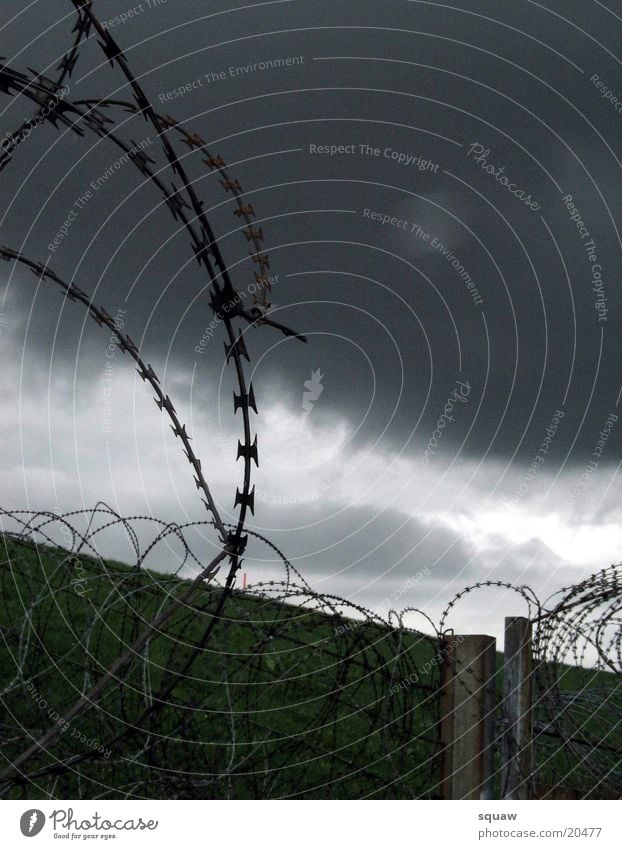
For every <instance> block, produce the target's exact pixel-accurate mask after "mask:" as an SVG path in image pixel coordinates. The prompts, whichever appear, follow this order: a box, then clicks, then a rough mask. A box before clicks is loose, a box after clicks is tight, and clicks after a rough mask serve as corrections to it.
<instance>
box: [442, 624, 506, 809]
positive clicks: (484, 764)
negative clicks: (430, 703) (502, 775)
mask: <svg viewBox="0 0 622 849" xmlns="http://www.w3.org/2000/svg"><path fill="white" fill-rule="evenodd" d="M440 651H441V658H442V663H441V699H440V714H441V716H440V738H441V795H442V797H443V799H492V798H493V779H494V743H495V704H496V697H495V671H496V641H495V638H494V637H489V636H486V635H481V634H477V635H464V636H451V637H447V638H445V639H443V640H442V641H441V646H440Z"/></svg>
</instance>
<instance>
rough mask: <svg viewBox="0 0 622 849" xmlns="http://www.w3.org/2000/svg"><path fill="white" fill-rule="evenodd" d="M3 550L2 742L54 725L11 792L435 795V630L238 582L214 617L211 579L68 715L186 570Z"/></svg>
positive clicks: (58, 552) (182, 584)
mask: <svg viewBox="0 0 622 849" xmlns="http://www.w3.org/2000/svg"><path fill="white" fill-rule="evenodd" d="M2 554H3V555H4V556H3V557H2V566H1V570H2V571H1V583H0V588H1V597H0V629H1V631H0V633H1V637H2V641H1V643H0V686H1V688H2V692H3V694H4V695H3V703H2V706H1V710H2V713H1V714H0V723H1V726H0V727H1V732H2V739H3V755H4V757H5V758H6V759H7V760H9V761H11V760H13V759H14V758H15V757H17V756H18V755H19V754H20V753H21V752H23V751H24V750H25V749H26V748H27V747H28V745H30V744H31V742H32V741H33V740H36V739H38V738H39V737H40V736H41V735H42V734H43V733H45V732H46V731H47V730H48V729H50V728H53V727H55V725H58V724H60V725H61V726H62V727H63V732H62V734H61V736H60V738H59V739H58V740H57V741H56V742H55V743H54V744H53V745H51V746H50V748H49V751H46V752H44V753H41V754H39V755H38V756H37V757H35V758H34V759H32V760H31V761H30V762H29V763H28V765H27V767H26V769H25V772H26V773H27V775H28V777H29V778H28V782H29V783H28V785H23V786H22V787H21V788H20V786H14V787H13V788H12V789H11V790H10V791H9V794H8V795H10V796H13V797H15V796H18V795H20V793H23V795H24V796H27V797H30V798H42V797H45V796H47V795H53V796H55V797H56V798H80V797H82V798H91V797H97V796H100V795H102V796H106V795H109V796H111V797H122V796H124V795H126V794H127V795H130V796H131V795H133V796H141V797H155V798H169V797H180V798H228V797H229V798H281V797H294V798H300V797H303V798H361V797H364V796H370V797H372V798H413V797H417V796H428V797H429V796H432V797H434V796H437V795H438V788H437V782H438V759H437V757H436V750H437V746H436V734H437V732H436V719H437V713H436V712H437V698H436V692H437V686H436V683H435V682H436V681H437V679H438V669H437V664H436V662H435V645H434V643H433V641H431V640H430V639H428V638H425V637H423V636H422V635H417V634H413V633H412V632H407V631H401V630H394V629H390V628H388V627H386V626H385V625H382V624H381V623H373V622H362V621H357V620H355V619H347V618H345V617H343V616H342V615H341V614H340V613H339V612H338V610H337V609H336V608H335V607H334V606H332V605H330V604H326V603H321V602H320V601H318V600H317V599H314V598H313V597H312V596H306V597H304V598H303V597H302V596H298V595H296V593H295V591H294V592H292V593H291V595H292V596H293V599H292V600H293V601H294V602H295V603H293V604H288V603H285V602H284V601H283V599H282V598H278V597H277V598H270V597H269V596H268V595H267V593H266V594H264V595H259V594H254V593H249V592H239V591H238V592H235V593H234V594H233V596H232V597H231V598H230V599H228V600H227V603H226V604H225V607H224V609H223V611H222V613H221V615H220V616H219V617H218V619H217V621H216V622H214V615H213V614H214V611H215V610H216V607H217V604H218V600H219V598H220V595H221V590H220V589H219V588H211V587H208V586H207V585H205V586H203V587H201V588H200V589H199V591H198V592H197V594H196V595H195V596H194V598H193V600H192V602H191V603H190V604H186V605H179V606H178V608H177V610H176V612H175V614H174V616H173V618H172V619H171V620H170V621H169V622H168V623H167V625H166V628H165V631H164V632H163V633H158V634H154V635H153V636H152V637H151V639H150V640H149V642H148V643H147V645H146V646H145V648H144V649H143V650H142V651H141V652H140V653H139V654H138V656H133V658H132V660H131V663H130V664H129V665H128V666H126V667H124V668H123V669H122V670H121V671H120V672H119V675H118V676H117V680H115V681H114V683H113V684H112V685H111V686H110V687H108V688H107V690H106V691H105V692H104V694H103V696H102V698H101V699H100V700H99V701H98V703H97V704H95V705H92V706H91V707H90V708H89V709H88V710H87V711H86V712H85V713H84V714H82V715H81V716H79V717H77V718H76V719H75V720H74V721H73V722H72V723H70V724H69V725H68V726H64V725H63V722H62V717H63V715H64V712H65V711H66V710H67V709H68V708H69V707H70V706H71V705H72V704H73V703H74V702H75V701H76V700H77V699H78V698H79V697H80V696H81V695H82V694H84V693H85V692H88V691H89V689H90V688H91V687H92V685H93V684H94V683H95V682H96V681H97V680H98V679H99V678H100V676H101V675H102V673H103V672H104V671H105V669H106V668H107V667H108V666H109V665H110V664H111V663H112V662H113V661H114V659H115V658H116V657H117V656H118V655H120V654H122V653H123V652H124V651H126V650H127V649H128V647H129V646H131V644H132V642H133V641H134V640H135V639H136V637H137V636H138V634H140V632H141V631H142V629H143V628H144V626H145V623H149V622H151V621H153V620H154V618H155V617H156V615H157V614H158V613H159V612H160V611H161V610H162V609H163V608H164V607H165V606H166V605H170V604H171V603H172V602H173V599H174V598H175V597H178V596H180V595H181V593H182V592H184V590H185V589H186V588H187V586H188V582H187V581H183V580H180V579H179V578H176V577H172V576H170V575H166V574H162V573H157V572H150V571H147V570H140V571H138V570H134V569H132V568H130V567H128V566H125V565H124V564H121V563H117V562H112V561H106V562H104V561H100V560H98V559H96V558H93V557H88V556H82V555H81V556H80V557H75V556H70V555H68V553H67V552H65V551H64V550H62V549H55V548H53V547H51V546H44V545H34V544H33V543H26V542H23V541H21V540H20V541H17V540H15V539H14V538H12V537H10V536H5V537H3V538H2ZM276 589H277V588H275V592H276ZM267 590H268V591H269V588H267ZM301 602H306V603H304V604H301ZM210 629H211V630H210ZM422 668H423V670H422ZM85 755H86V757H82V759H80V756H85ZM72 758H73V759H74V760H73V761H71V760H70V768H69V769H65V770H61V771H57V770H55V766H57V765H58V763H59V761H67V760H68V759H72ZM26 787H27V789H26Z"/></svg>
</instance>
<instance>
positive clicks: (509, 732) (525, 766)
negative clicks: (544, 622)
mask: <svg viewBox="0 0 622 849" xmlns="http://www.w3.org/2000/svg"><path fill="white" fill-rule="evenodd" d="M503 719H504V722H505V729H504V733H503V744H502V757H503V766H502V770H501V795H502V797H503V798H504V799H529V798H533V794H532V786H531V785H532V779H533V660H532V655H531V622H530V620H529V619H525V618H524V617H520V616H508V617H506V620H505V648H504V666H503Z"/></svg>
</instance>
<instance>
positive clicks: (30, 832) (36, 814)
mask: <svg viewBox="0 0 622 849" xmlns="http://www.w3.org/2000/svg"><path fill="white" fill-rule="evenodd" d="M44 825H45V814H44V813H43V811H39V810H38V809H37V808H31V809H30V810H29V811H26V812H25V813H23V814H22V817H21V819H20V821H19V827H20V828H21V830H22V834H23V835H24V837H35V836H36V835H37V834H39V832H40V831H41V829H42V828H43V826H44Z"/></svg>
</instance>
